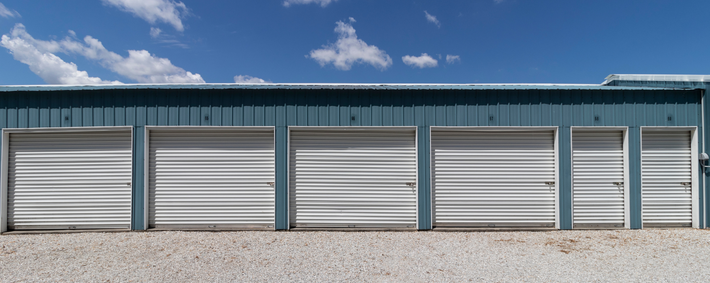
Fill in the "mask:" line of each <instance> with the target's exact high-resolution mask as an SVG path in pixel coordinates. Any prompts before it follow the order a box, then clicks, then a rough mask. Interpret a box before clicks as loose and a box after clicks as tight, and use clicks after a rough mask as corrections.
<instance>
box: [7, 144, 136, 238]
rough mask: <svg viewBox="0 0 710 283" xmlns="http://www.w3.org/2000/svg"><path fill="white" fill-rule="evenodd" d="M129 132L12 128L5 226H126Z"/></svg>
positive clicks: (85, 227) (128, 218) (129, 157)
mask: <svg viewBox="0 0 710 283" xmlns="http://www.w3.org/2000/svg"><path fill="white" fill-rule="evenodd" d="M131 157H132V153H131V132H130V131H102V132H81V133H77V132H75V133H70V132H64V133H58V132H54V133H11V134H10V145H9V156H8V158H9V159H8V165H9V166H8V207H7V213H8V229H9V230H40V229H130V225H131V164H132V162H131Z"/></svg>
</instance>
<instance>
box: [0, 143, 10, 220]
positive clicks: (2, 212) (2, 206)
mask: <svg viewBox="0 0 710 283" xmlns="http://www.w3.org/2000/svg"><path fill="white" fill-rule="evenodd" d="M0 137H1V138H0V146H1V148H2V150H1V151H0V152H1V153H0V159H1V160H2V162H1V163H2V164H1V165H0V166H1V167H2V172H1V173H0V174H1V175H0V182H2V185H1V186H0V187H1V188H0V232H5V231H7V189H8V187H7V172H8V168H7V166H8V162H9V160H8V159H9V158H10V156H9V151H10V134H8V133H6V132H5V129H3V131H2V134H1V135H0Z"/></svg>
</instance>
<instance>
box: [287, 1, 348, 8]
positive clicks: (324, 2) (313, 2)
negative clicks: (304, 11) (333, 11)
mask: <svg viewBox="0 0 710 283" xmlns="http://www.w3.org/2000/svg"><path fill="white" fill-rule="evenodd" d="M336 1H338V0H286V1H284V6H286V7H290V6H291V5H298V4H319V5H320V6H321V7H325V6H328V4H330V3H331V2H336Z"/></svg>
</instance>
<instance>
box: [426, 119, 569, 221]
mask: <svg viewBox="0 0 710 283" xmlns="http://www.w3.org/2000/svg"><path fill="white" fill-rule="evenodd" d="M436 131H462V132H516V131H517V132H524V131H525V132H531V131H532V132H535V131H538V132H547V131H552V132H553V135H554V142H553V146H554V149H555V229H560V146H559V140H560V139H559V135H560V131H559V127H558V126H431V127H429V156H430V157H429V158H431V154H432V147H431V145H432V143H431V139H432V136H433V133H434V132H436ZM433 169H434V162H433V161H431V160H430V162H429V183H430V184H429V195H430V196H431V216H430V217H431V223H432V226H433V225H434V220H435V219H434V175H433V174H434V170H433ZM511 230H519V229H511Z"/></svg>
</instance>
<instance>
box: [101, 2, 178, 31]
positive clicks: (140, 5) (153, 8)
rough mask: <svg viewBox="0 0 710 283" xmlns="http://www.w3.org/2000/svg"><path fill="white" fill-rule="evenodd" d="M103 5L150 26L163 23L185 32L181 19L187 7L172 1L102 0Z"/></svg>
mask: <svg viewBox="0 0 710 283" xmlns="http://www.w3.org/2000/svg"><path fill="white" fill-rule="evenodd" d="M102 1H103V2H104V4H106V5H111V6H114V7H117V8H119V9H121V10H123V11H125V12H128V13H131V14H133V15H134V16H136V17H139V18H141V19H143V20H145V21H147V22H148V23H150V24H155V23H156V22H164V23H167V24H170V25H172V26H173V27H174V28H175V29H176V30H177V31H183V30H185V27H184V26H183V24H182V18H183V17H184V16H185V15H187V14H188V9H187V6H185V4H184V3H182V2H176V1H173V0H102Z"/></svg>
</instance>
